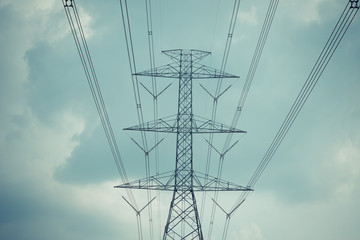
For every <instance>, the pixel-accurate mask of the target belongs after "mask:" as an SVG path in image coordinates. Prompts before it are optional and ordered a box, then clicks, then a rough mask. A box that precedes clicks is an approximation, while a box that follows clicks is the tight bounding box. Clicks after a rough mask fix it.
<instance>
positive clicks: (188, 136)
mask: <svg viewBox="0 0 360 240" xmlns="http://www.w3.org/2000/svg"><path fill="white" fill-rule="evenodd" d="M178 51H179V55H178V56H179V70H180V72H179V96H178V113H177V119H176V121H177V124H176V126H177V137H176V167H175V188H174V192H173V197H172V200H171V204H170V210H169V215H168V219H167V223H166V226H165V232H164V237H163V240H165V239H203V235H202V231H201V225H200V220H199V214H198V210H197V207H196V200H195V194H194V191H193V144H192V143H193V135H192V127H193V126H192V123H193V120H192V118H193V111H192V71H193V51H192V50H178Z"/></svg>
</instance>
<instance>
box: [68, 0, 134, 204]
mask: <svg viewBox="0 0 360 240" xmlns="http://www.w3.org/2000/svg"><path fill="white" fill-rule="evenodd" d="M62 3H63V6H64V10H65V14H66V17H67V19H68V22H69V25H70V29H71V33H72V35H73V38H74V41H75V45H76V49H77V51H78V54H79V57H80V60H81V64H82V66H83V69H84V73H85V76H86V79H87V81H88V84H89V87H90V91H91V94H92V97H93V99H94V103H95V106H96V109H97V111H98V114H99V117H100V120H101V124H102V126H103V129H104V132H105V135H106V139H107V141H108V144H109V147H110V150H111V153H112V155H113V158H114V160H115V164H116V167H117V169H118V172H119V174H120V177H121V179H122V182H128V177H127V174H126V170H125V167H124V164H123V161H122V158H121V155H120V151H119V148H118V144H117V142H116V138H115V135H114V132H113V129H112V126H111V122H110V119H109V115H108V113H107V110H106V106H105V102H104V99H103V97H102V93H101V89H100V85H99V82H98V80H97V76H96V72H95V68H94V65H93V62H92V59H91V55H90V51H89V48H88V45H87V42H86V38H85V34H84V30H83V27H82V24H81V21H80V17H79V13H78V10H77V7H76V3H75V1H74V0H62ZM129 190H130V189H128V190H127V194H128V197H129V199H130V201H131V203H132V204H133V205H134V206H136V201H135V197H134V195H133V193H132V191H131V190H130V191H129Z"/></svg>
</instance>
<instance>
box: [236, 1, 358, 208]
mask: <svg viewBox="0 0 360 240" xmlns="http://www.w3.org/2000/svg"><path fill="white" fill-rule="evenodd" d="M358 2H359V1H351V0H350V1H349V2H348V3H347V4H346V6H345V9H344V10H343V12H342V14H341V16H340V18H339V20H338V21H337V23H336V25H335V27H334V29H333V30H332V32H331V35H330V37H329V39H328V40H327V42H326V44H325V46H324V48H323V49H322V51H321V53H320V56H319V57H318V59H317V61H316V62H315V65H314V67H313V68H312V70H311V72H310V74H309V76H308V77H307V79H306V81H305V83H304V85H303V87H302V89H301V91H300V93H299V94H298V96H297V98H296V100H295V102H294V103H293V105H292V107H291V109H290V111H289V113H288V114H287V116H286V118H285V120H284V121H283V123H282V125H281V127H280V129H279V130H278V132H277V134H276V136H275V138H274V139H273V141H272V143H271V144H270V146H269V148H268V150H267V151H266V153H265V155H264V157H263V158H262V160H261V162H260V164H259V165H258V167H257V169H256V170H255V172H254V174H253V175H252V177H251V178H250V180H249V182H248V185H247V186H248V187H250V188H252V187H254V186H255V184H256V183H257V181H258V180H259V178H260V176H261V174H262V173H263V172H264V170H265V168H266V167H267V165H268V164H269V162H270V160H271V159H272V157H273V156H274V154H275V152H276V150H277V149H278V147H279V146H280V144H281V143H282V141H283V140H284V138H285V136H286V134H287V133H288V131H289V129H290V127H291V126H292V124H293V123H294V121H295V119H296V118H297V116H298V114H299V113H300V111H301V109H302V107H303V106H304V104H305V102H306V100H307V99H308V97H309V95H310V94H311V92H312V90H313V89H314V87H315V85H316V83H317V82H318V80H319V78H320V77H321V75H322V73H323V72H324V70H325V68H326V66H327V65H328V63H329V61H330V59H331V58H332V56H333V54H334V52H335V50H336V49H337V47H338V46H339V44H340V42H341V40H342V39H343V37H344V35H345V33H346V32H347V30H348V28H349V27H350V24H351V23H352V21H353V19H354V17H355V15H356V13H357V12H358V10H359V4H358ZM247 195H248V193H246V192H243V193H242V194H241V195H240V197H239V198H238V200H237V203H239V202H241V201H243V200H244V199H246V197H247ZM237 203H236V204H237ZM236 204H235V205H234V206H236Z"/></svg>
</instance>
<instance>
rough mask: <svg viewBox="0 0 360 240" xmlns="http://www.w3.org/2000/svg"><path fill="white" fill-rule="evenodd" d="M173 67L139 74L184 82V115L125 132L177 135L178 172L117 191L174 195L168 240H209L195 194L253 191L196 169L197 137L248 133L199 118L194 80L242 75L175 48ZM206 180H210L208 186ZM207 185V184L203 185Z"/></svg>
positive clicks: (196, 52)
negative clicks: (195, 136)
mask: <svg viewBox="0 0 360 240" xmlns="http://www.w3.org/2000/svg"><path fill="white" fill-rule="evenodd" d="M163 54H165V55H166V56H168V57H169V58H170V59H171V60H172V61H173V62H172V63H170V64H167V65H165V66H162V67H156V68H153V69H150V70H147V71H143V72H139V73H135V75H138V76H148V77H164V78H177V79H179V90H178V112H177V114H176V115H174V116H170V117H166V118H161V119H156V120H154V121H151V122H147V123H144V124H140V125H137V126H133V127H129V128H125V130H135V131H152V132H165V133H176V163H175V171H171V172H167V173H163V174H160V175H157V176H152V177H147V178H144V179H140V180H137V181H134V182H128V183H125V184H122V185H119V186H115V187H116V188H132V189H148V190H162V191H173V196H172V200H171V203H170V209H169V214H168V218H167V222H166V226H165V231H164V235H163V240H167V239H174V240H175V239H176V240H178V239H181V240H188V239H197V240H203V239H204V237H203V233H202V230H201V224H200V219H199V214H198V210H197V204H196V199H195V194H194V192H195V191H252V189H250V188H249V187H242V186H239V185H236V184H234V183H230V182H228V181H224V180H221V179H218V178H214V177H210V176H208V175H205V174H201V173H199V172H195V171H194V170H193V134H195V133H201V134H202V133H244V132H245V131H242V130H239V129H235V128H232V127H230V126H227V125H225V124H221V123H217V122H213V121H211V120H208V119H205V118H202V117H199V116H195V115H194V114H193V105H192V103H193V100H192V96H193V92H192V83H193V80H194V79H211V78H238V76H235V75H231V74H228V73H225V72H223V71H220V70H216V69H214V68H211V67H208V66H205V65H202V64H199V63H198V62H199V61H200V60H202V59H203V58H204V57H206V56H208V55H209V54H210V52H206V51H199V50H193V49H191V50H184V49H175V50H167V51H163ZM205 179H206V181H204V180H205ZM203 183H204V184H203Z"/></svg>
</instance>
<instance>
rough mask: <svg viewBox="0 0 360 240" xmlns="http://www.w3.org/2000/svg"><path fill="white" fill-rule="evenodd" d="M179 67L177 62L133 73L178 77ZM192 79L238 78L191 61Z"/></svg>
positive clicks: (158, 76)
mask: <svg viewBox="0 0 360 240" xmlns="http://www.w3.org/2000/svg"><path fill="white" fill-rule="evenodd" d="M180 73H181V71H180V69H179V66H178V64H177V63H171V64H166V65H164V66H160V67H156V68H153V69H150V70H146V71H142V72H138V73H135V74H134V75H137V76H148V77H157V78H160V77H163V78H179V77H180ZM191 74H192V79H210V78H239V76H236V75H232V74H229V73H226V72H224V71H221V70H218V69H215V68H212V67H209V66H205V65H202V64H197V63H193V65H192V73H191Z"/></svg>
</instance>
